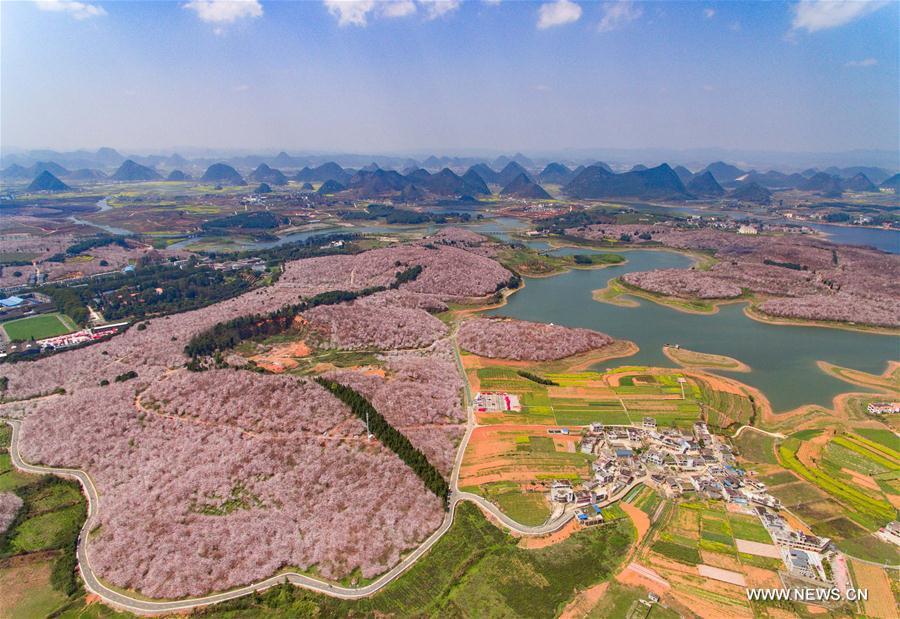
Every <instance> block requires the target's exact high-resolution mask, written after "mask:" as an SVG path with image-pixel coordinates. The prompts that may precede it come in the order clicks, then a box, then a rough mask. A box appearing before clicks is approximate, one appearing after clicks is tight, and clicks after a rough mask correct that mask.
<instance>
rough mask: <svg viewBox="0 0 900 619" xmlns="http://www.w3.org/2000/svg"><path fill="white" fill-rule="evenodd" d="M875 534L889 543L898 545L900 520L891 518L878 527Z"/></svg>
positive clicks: (899, 542)
mask: <svg viewBox="0 0 900 619" xmlns="http://www.w3.org/2000/svg"><path fill="white" fill-rule="evenodd" d="M875 535H877V536H878V537H880V538H881V539H883V540H884V541H886V542H888V543H890V544H894V545H895V546H900V522H898V521H896V520H892V521H891V522H889V523H887V524H886V525H884V526H883V527H881V528H880V529H878V531H877V532H876V533H875Z"/></svg>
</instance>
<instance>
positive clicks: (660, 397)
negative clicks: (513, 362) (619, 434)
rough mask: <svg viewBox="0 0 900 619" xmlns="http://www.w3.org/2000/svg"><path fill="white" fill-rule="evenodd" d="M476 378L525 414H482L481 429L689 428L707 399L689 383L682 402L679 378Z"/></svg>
mask: <svg viewBox="0 0 900 619" xmlns="http://www.w3.org/2000/svg"><path fill="white" fill-rule="evenodd" d="M476 375H477V380H478V384H479V385H480V389H481V391H507V392H509V393H515V394H517V395H519V397H520V400H521V403H522V411H521V412H506V413H493V414H491V413H480V414H479V415H478V421H479V423H482V424H545V425H559V426H586V425H589V424H591V423H593V422H601V423H604V424H606V425H628V424H640V423H641V422H642V421H643V419H644V417H653V418H654V419H656V421H657V424H659V425H664V426H671V425H675V426H679V427H685V428H686V427H690V426H691V425H692V424H693V423H694V422H695V421H696V420H697V419H699V418H700V401H699V399H700V398H701V397H704V396H703V393H704V391H703V390H701V388H700V387H699V386H698V385H696V384H694V383H693V382H688V383H686V384H685V399H682V397H681V396H682V392H681V385H680V384H679V383H678V378H680V376H679V375H668V374H647V375H637V376H631V375H625V376H615V380H610V379H609V376H610V375H609V374H600V373H597V372H575V373H571V372H570V373H553V372H549V373H545V374H542V376H543V377H544V378H546V379H548V380H552V381H553V382H555V383H557V385H542V384H539V383H536V382H534V381H531V380H528V379H527V378H524V377H522V376H520V375H519V374H518V372H517V370H516V369H515V368H512V367H498V366H495V367H487V368H480V369H478V370H476ZM688 380H692V379H688ZM610 383H612V384H610ZM726 395H727V394H726Z"/></svg>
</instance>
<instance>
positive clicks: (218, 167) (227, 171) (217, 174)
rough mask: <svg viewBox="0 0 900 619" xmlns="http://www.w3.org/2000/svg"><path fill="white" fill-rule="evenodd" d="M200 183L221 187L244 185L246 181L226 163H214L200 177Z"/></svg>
mask: <svg viewBox="0 0 900 619" xmlns="http://www.w3.org/2000/svg"><path fill="white" fill-rule="evenodd" d="M200 182H201V183H218V184H223V185H246V184H247V181H245V180H244V177H242V176H241V175H240V173H239V172H238V171H237V170H235V169H234V168H232V167H231V166H230V165H228V164H227V163H214V164H212V165H211V166H209V167H208V168H206V172H204V173H203V176H201V177H200Z"/></svg>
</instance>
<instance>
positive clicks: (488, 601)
mask: <svg viewBox="0 0 900 619" xmlns="http://www.w3.org/2000/svg"><path fill="white" fill-rule="evenodd" d="M631 541H632V531H631V526H630V524H629V523H628V522H627V521H621V522H619V523H617V524H614V525H609V526H601V527H596V528H593V529H588V530H585V531H580V532H578V533H576V534H574V535H572V536H571V537H569V538H568V539H566V540H564V541H562V542H560V543H558V544H555V545H553V546H548V547H546V548H541V549H537V550H524V549H521V548H518V547H517V546H516V540H515V539H514V538H513V537H511V536H509V535H507V534H505V533H503V532H502V531H500V530H499V529H497V528H496V527H494V526H493V525H492V524H490V523H489V522H488V521H487V519H485V517H484V516H483V515H482V514H481V512H480V511H479V510H478V508H476V507H475V506H473V505H470V504H462V505H460V506H459V507H458V508H457V515H456V520H455V521H454V524H453V526H452V527H451V529H450V531H448V532H447V534H446V535H444V536H443V537H442V538H441V539H440V541H438V543H437V544H436V545H435V547H434V548H433V549H432V550H431V551H430V552H429V553H428V554H427V555H426V556H425V557H423V558H422V559H421V560H419V561H418V562H416V564H415V565H414V566H413V567H412V568H410V570H409V571H408V572H406V573H405V574H404V575H403V576H401V577H400V578H399V579H397V580H396V581H394V582H392V583H391V584H390V585H388V586H387V587H386V588H385V589H384V590H382V591H381V592H379V593H378V594H376V595H374V596H372V597H371V598H366V599H363V600H358V601H346V600H338V599H334V598H329V597H327V596H324V595H318V594H315V593H312V592H310V591H307V590H305V589H300V588H297V587H293V586H290V585H282V586H279V587H275V588H273V589H271V590H269V591H266V592H263V593H260V594H258V595H254V596H247V597H244V598H240V599H237V600H234V601H231V602H225V603H223V604H221V605H218V606H214V607H212V608H209V609H206V610H202V611H199V613H198V614H200V615H205V616H211V617H241V618H244V617H275V618H287V617H297V616H322V617H338V616H340V617H345V616H360V615H365V616H378V615H388V616H395V617H412V616H416V617H419V616H435V617H437V616H441V617H461V616H476V617H480V616H492V617H549V616H554V615H556V614H558V612H559V611H560V610H561V609H562V607H563V606H564V605H565V604H566V603H567V602H568V601H569V600H570V599H571V598H572V596H573V595H574V594H575V592H576V591H577V590H580V589H583V588H585V587H587V586H590V585H592V584H595V583H597V582H601V581H603V580H606V579H607V578H609V577H610V576H611V575H612V574H613V573H614V571H615V569H616V568H617V567H618V566H619V564H620V562H621V561H622V558H623V557H624V556H625V551H626V549H627V547H628V545H629V544H630V543H631Z"/></svg>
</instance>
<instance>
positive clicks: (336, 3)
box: [324, 0, 375, 26]
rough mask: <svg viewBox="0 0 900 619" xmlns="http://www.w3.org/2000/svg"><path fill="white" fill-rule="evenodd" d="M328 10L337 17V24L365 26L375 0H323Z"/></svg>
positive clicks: (373, 7)
mask: <svg viewBox="0 0 900 619" xmlns="http://www.w3.org/2000/svg"><path fill="white" fill-rule="evenodd" d="M324 1H325V6H326V7H328V12H329V13H331V14H332V15H334V16H335V17H337V20H338V25H339V26H365V25H366V24H367V23H368V15H369V13H371V12H372V11H373V10H374V9H375V0H324Z"/></svg>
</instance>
